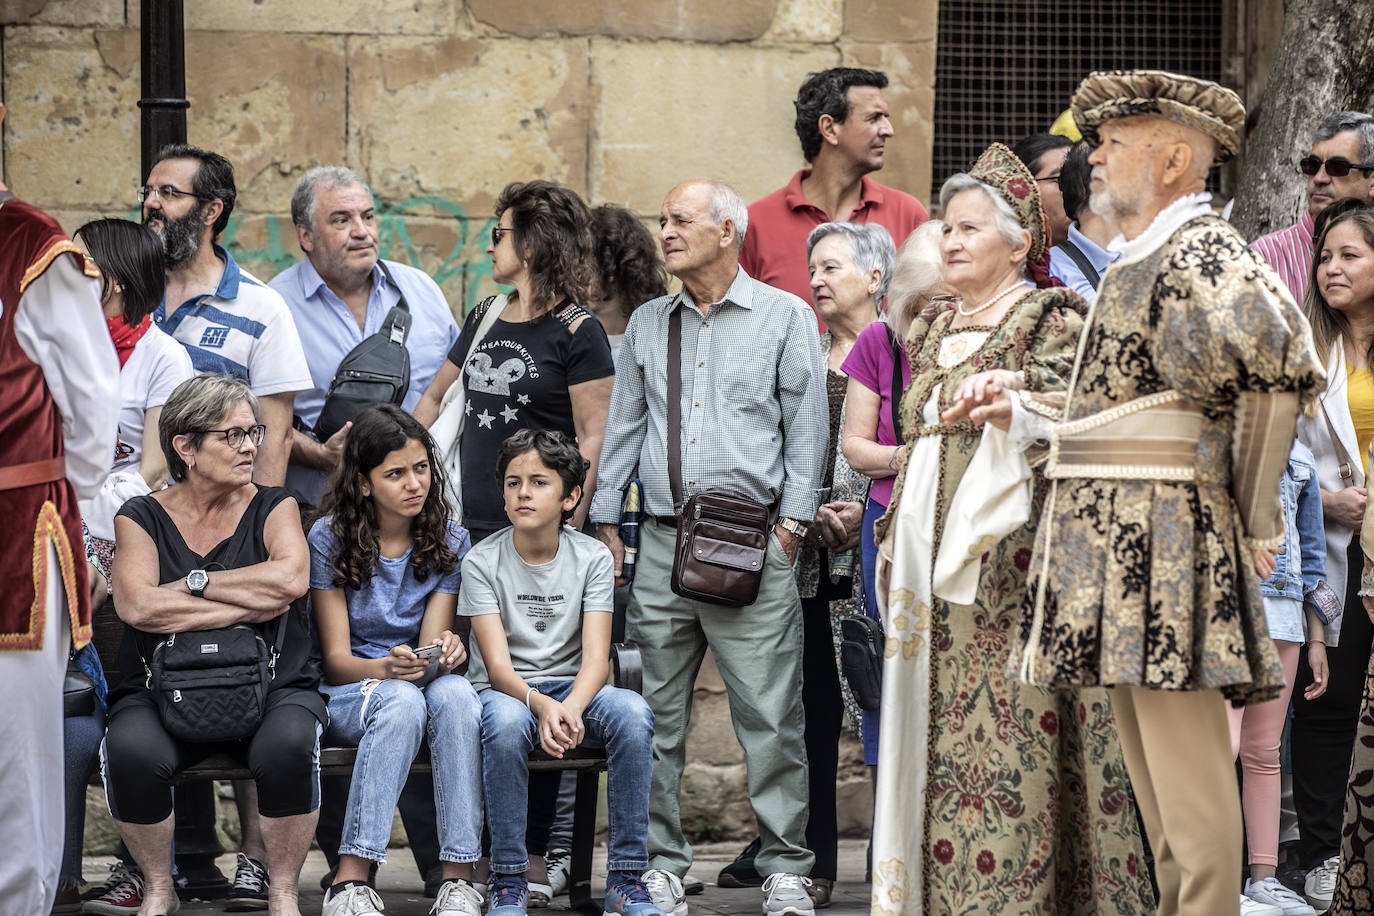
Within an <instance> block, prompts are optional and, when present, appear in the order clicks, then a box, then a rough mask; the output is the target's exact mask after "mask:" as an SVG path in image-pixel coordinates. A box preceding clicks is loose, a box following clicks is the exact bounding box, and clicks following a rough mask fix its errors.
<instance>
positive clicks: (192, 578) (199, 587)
mask: <svg viewBox="0 0 1374 916" xmlns="http://www.w3.org/2000/svg"><path fill="white" fill-rule="evenodd" d="M209 584H210V574H209V573H207V572H206V571H205V570H203V569H193V570H191V571H190V572H188V573H187V574H186V590H187V591H189V592H190V593H191V594H192V595H194V596H195V597H197V598H204V597H205V586H207V585H209Z"/></svg>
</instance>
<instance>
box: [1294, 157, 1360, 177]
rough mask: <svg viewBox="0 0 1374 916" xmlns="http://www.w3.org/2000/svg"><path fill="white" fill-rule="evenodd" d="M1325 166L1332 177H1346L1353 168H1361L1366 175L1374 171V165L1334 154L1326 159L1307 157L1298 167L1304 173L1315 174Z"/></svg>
mask: <svg viewBox="0 0 1374 916" xmlns="http://www.w3.org/2000/svg"><path fill="white" fill-rule="evenodd" d="M1323 166H1325V167H1326V174H1328V175H1330V176H1331V177H1332V178H1344V177H1345V176H1347V175H1349V174H1350V170H1351V169H1359V170H1360V171H1361V172H1364V173H1365V174H1366V175H1368V174H1369V173H1370V172H1374V165H1361V164H1360V163H1358V162H1351V161H1350V160H1349V159H1346V158H1344V157H1342V156H1334V157H1332V158H1331V159H1327V160H1324V161H1323V160H1321V159H1318V158H1317V157H1316V156H1308V157H1307V158H1306V159H1303V160H1301V161H1299V162H1298V168H1300V169H1302V173H1303V174H1304V175H1315V174H1317V173H1318V172H1320V171H1321V170H1322V167H1323Z"/></svg>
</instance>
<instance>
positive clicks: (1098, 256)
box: [1050, 221, 1121, 303]
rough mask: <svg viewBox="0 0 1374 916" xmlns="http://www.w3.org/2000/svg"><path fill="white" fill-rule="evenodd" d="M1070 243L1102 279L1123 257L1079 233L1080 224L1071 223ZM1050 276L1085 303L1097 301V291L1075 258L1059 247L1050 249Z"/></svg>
mask: <svg viewBox="0 0 1374 916" xmlns="http://www.w3.org/2000/svg"><path fill="white" fill-rule="evenodd" d="M1069 241H1070V242H1072V243H1073V244H1074V245H1076V246H1078V250H1079V251H1081V252H1083V253H1084V254H1085V255H1087V257H1088V263H1089V264H1091V265H1092V266H1093V270H1095V271H1097V275H1098V276H1099V277H1101V276H1102V275H1103V274H1104V273H1106V272H1107V266H1108V265H1109V264H1111V263H1112V262H1113V261H1115V260H1116V259H1117V258H1119V257H1121V253H1120V252H1112V251H1105V250H1104V249H1101V248H1098V247H1097V245H1096V244H1095V243H1094V242H1092V241H1091V240H1089V238H1088V237H1087V236H1086V235H1084V234H1083V233H1081V232H1079V231H1078V222H1077V221H1074V222H1072V223H1069ZM1050 276H1051V277H1057V278H1059V279H1060V280H1061V281H1062V282H1063V283H1064V285H1065V286H1067V287H1068V288H1069V289H1071V290H1073V291H1074V292H1076V293H1078V295H1080V296H1082V297H1083V300H1084V301H1085V302H1089V303H1091V302H1093V301H1094V300H1096V299H1097V290H1095V289H1093V285H1092V284H1091V283H1089V282H1088V278H1087V277H1086V276H1084V274H1083V271H1081V270H1079V269H1078V265H1077V264H1075V263H1074V260H1073V258H1071V257H1069V256H1068V254H1066V253H1065V252H1064V251H1063V250H1061V249H1060V248H1059V246H1058V245H1056V246H1054V247H1053V248H1051V249H1050Z"/></svg>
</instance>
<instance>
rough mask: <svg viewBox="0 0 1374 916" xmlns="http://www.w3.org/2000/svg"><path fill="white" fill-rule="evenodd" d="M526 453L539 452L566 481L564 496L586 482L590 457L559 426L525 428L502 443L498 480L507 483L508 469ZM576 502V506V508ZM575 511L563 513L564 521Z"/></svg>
mask: <svg viewBox="0 0 1374 916" xmlns="http://www.w3.org/2000/svg"><path fill="white" fill-rule="evenodd" d="M526 452H538V453H539V460H540V461H542V462H544V466H545V467H547V468H548V469H549V470H551V471H553V472H554V473H555V474H557V475H558V476H559V477H560V478H561V479H562V481H563V498H566V497H567V495H568V494H569V493H571V492H572V491H573V487H581V486H584V485H585V484H586V483H587V459H585V458H583V457H582V453H581V452H579V451H578V450H577V443H575V442H574V441H573V440H572V437H570V436H568V435H566V434H564V433H562V432H560V431H558V430H556V429H522V430H520V431H519V432H517V433H515V434H514V435H512V436H511V437H510V438H508V439H506V441H505V442H502V443H501V450H500V451H498V452H497V453H496V480H497V481H498V482H499V483H501V484H502V486H504V485H505V481H506V468H508V467H510V463H511V462H512V461H514V460H515V459H516V458H519V457H520V456H521V455H523V454H525V453H526ZM576 508H577V506H576V505H574V506H573V509H574V510H575V509H576ZM572 515H573V514H572V511H565V512H564V513H563V521H564V522H566V521H567V520H568V519H570V518H572Z"/></svg>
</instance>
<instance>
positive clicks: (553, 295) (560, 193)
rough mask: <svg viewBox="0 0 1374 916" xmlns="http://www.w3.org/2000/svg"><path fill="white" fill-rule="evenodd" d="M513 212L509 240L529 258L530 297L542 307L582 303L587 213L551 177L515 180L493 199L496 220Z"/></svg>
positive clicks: (587, 261)
mask: <svg viewBox="0 0 1374 916" xmlns="http://www.w3.org/2000/svg"><path fill="white" fill-rule="evenodd" d="M507 210H509V211H511V227H512V228H513V229H514V230H515V232H514V233H513V234H512V239H513V241H514V242H515V246H516V250H517V251H519V252H520V257H521V258H523V259H524V260H525V261H527V262H528V265H527V266H528V267H529V272H530V277H531V278H532V279H533V280H534V297H535V299H536V300H538V302H539V303H540V304H541V305H542V306H543V308H545V309H552V308H555V307H557V306H558V304H559V303H561V302H562V301H563V300H564V299H565V298H566V299H571V300H572V301H574V302H578V303H581V302H586V301H587V290H588V288H589V287H590V286H591V280H592V266H591V265H592V233H591V212H590V211H589V210H588V209H587V205H586V204H585V203H583V202H582V198H580V197H578V196H577V194H576V193H574V192H572V191H570V190H568V189H567V188H565V187H562V186H561V185H558V184H556V183H554V182H552V181H523V182H522V181H513V182H511V183H510V184H508V185H506V187H505V189H504V190H502V191H501V196H500V197H498V198H497V199H496V218H497V220H500V219H501V214H503V213H505V212H506V211H507Z"/></svg>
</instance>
